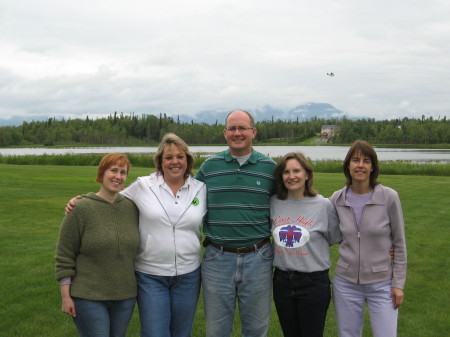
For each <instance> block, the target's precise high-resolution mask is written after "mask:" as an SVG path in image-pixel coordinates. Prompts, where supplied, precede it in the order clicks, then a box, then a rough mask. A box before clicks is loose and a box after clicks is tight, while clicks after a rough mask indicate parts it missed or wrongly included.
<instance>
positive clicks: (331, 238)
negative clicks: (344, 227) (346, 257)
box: [326, 199, 342, 246]
mask: <svg viewBox="0 0 450 337" xmlns="http://www.w3.org/2000/svg"><path fill="white" fill-rule="evenodd" d="M326 201H327V203H326V207H327V215H328V232H327V240H328V244H329V245H330V246H332V245H335V244H337V243H340V242H341V241H342V233H341V230H340V229H339V217H338V215H337V212H336V208H335V207H334V204H333V203H332V202H331V201H330V200H328V199H326Z"/></svg>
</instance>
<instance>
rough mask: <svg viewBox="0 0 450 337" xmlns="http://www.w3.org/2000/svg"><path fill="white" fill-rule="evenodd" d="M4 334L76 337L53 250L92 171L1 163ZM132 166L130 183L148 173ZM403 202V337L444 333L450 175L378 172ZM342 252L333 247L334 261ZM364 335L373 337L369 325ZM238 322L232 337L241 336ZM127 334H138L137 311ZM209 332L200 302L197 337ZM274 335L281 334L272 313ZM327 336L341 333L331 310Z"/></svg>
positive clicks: (324, 184) (328, 182)
mask: <svg viewBox="0 0 450 337" xmlns="http://www.w3.org/2000/svg"><path fill="white" fill-rule="evenodd" d="M0 169H1V172H2V175H1V179H0V191H1V194H0V233H1V235H0V257H1V258H0V301H1V305H0V336H1V337H3V336H4V337H15V336H17V337H28V336H29V337H38V336H45V337H52V336H55V337H61V336H76V331H75V327H74V325H73V323H72V321H71V318H70V317H68V316H67V315H64V314H62V313H61V311H60V295H59V286H58V284H57V282H56V281H55V279H54V250H55V244H56V239H57V235H58V230H59V225H60V223H61V220H62V218H63V216H64V206H65V204H66V203H67V201H68V200H69V199H70V198H71V197H72V196H75V195H78V194H81V193H85V192H87V191H97V190H98V184H97V183H96V182H95V174H96V169H97V168H96V167H94V166H52V165H45V166H38V165H5V164H0ZM149 171H150V169H148V168H141V167H134V168H132V170H131V173H130V177H129V178H128V182H132V181H133V180H134V179H135V177H137V176H140V175H146V174H148V173H149ZM343 181H344V177H343V175H342V174H340V173H317V174H316V179H315V187H316V188H317V189H318V191H319V192H320V193H321V194H323V195H324V196H330V195H331V193H332V192H333V191H335V190H337V189H339V188H341V187H342V183H343ZM380 181H381V182H382V183H383V184H385V185H387V186H390V187H392V188H394V189H396V190H397V191H398V192H399V194H400V198H401V200H402V205H403V211H404V215H405V223H406V235H407V245H408V277H407V282H406V288H405V303H404V305H403V306H402V308H401V310H400V319H399V334H398V336H399V337H411V336H420V337H428V336H429V337H435V336H445V335H447V333H448V330H449V328H450V325H449V323H448V317H449V313H450V312H449V309H448V308H449V306H448V302H449V300H450V293H449V292H448V290H447V287H448V284H449V267H450V266H449V256H450V249H449V245H448V244H449V242H450V226H449V224H450V223H449V220H448V219H449V218H450V208H449V205H450V194H449V191H450V177H449V176H440V177H439V176H423V175H421V176H417V175H381V177H380ZM336 258H337V247H332V261H333V263H334V262H335V261H336ZM366 325H367V326H366V328H365V331H364V334H363V336H365V337H368V336H371V333H370V329H369V328H368V322H366ZM239 331H240V323H239V320H238V319H236V320H235V333H234V334H233V337H237V336H240V333H239ZM128 332H129V334H128V336H139V317H138V314H137V311H135V313H134V315H133V318H132V322H131V324H130V327H129V330H128ZM204 335H205V316H204V312H203V305H202V303H201V301H200V302H199V306H198V309H197V317H196V322H195V325H194V331H193V334H192V336H193V337H200V336H204ZM269 336H270V337H272V336H274V337H277V336H282V334H281V330H280V328H279V324H278V319H277V316H276V312H275V308H274V307H273V308H272V317H271V326H270V332H269ZM325 336H337V333H336V323H335V320H334V312H333V307H332V306H331V307H330V311H329V314H328V318H327V325H326V332H325Z"/></svg>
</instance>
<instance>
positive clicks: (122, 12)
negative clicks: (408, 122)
mask: <svg viewBox="0 0 450 337" xmlns="http://www.w3.org/2000/svg"><path fill="white" fill-rule="evenodd" d="M330 72H333V73H334V74H335V76H334V77H331V76H327V73H330ZM308 102H316V103H329V104H331V105H333V106H334V107H335V108H337V109H339V110H342V111H344V112H345V113H347V114H348V115H350V116H366V117H375V118H377V119H385V118H387V119H390V118H393V117H406V116H408V117H420V116H422V115H425V116H433V117H436V118H437V117H438V116H439V115H440V116H441V117H443V116H445V115H446V116H447V118H448V117H450V1H448V0H439V1H437V0H427V1H423V0H395V1H392V0H389V1H388V0H377V1H372V0H336V1H333V0H314V1H312V0H251V1H250V0H191V1H186V0H164V1H161V0H158V1H153V0H142V1H138V0H127V1H123V0H122V1H117V0H108V1H106V0H101V1H99V0H77V1H73V0H72V1H67V0H0V118H1V119H9V118H11V117H12V116H37V115H41V116H54V117H55V116H56V117H59V116H65V117H69V116H70V117H82V118H84V117H85V116H86V115H89V117H101V116H106V115H109V114H110V113H114V111H118V112H124V113H130V112H134V113H137V114H148V113H153V114H159V113H160V112H163V113H167V114H168V115H176V114H195V113H197V112H199V111H203V110H233V109H237V108H243V109H248V110H249V111H252V109H256V108H260V107H262V106H264V105H266V104H269V105H271V106H273V107H277V108H281V109H285V110H288V109H292V108H294V107H295V106H297V105H301V104H305V103H308Z"/></svg>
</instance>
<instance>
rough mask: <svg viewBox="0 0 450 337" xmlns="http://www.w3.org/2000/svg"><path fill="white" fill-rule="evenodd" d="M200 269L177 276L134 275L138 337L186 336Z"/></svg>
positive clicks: (190, 325) (188, 331)
mask: <svg viewBox="0 0 450 337" xmlns="http://www.w3.org/2000/svg"><path fill="white" fill-rule="evenodd" d="M200 272H201V269H200V267H199V268H197V269H196V270H194V271H192V272H190V273H187V274H184V275H178V276H157V275H150V274H145V273H141V272H136V279H137V285H138V307H139V316H140V318H141V337H189V336H191V330H192V325H193V324H194V319H195V310H196V308H197V302H198V296H199V294H200V283H201V274H200Z"/></svg>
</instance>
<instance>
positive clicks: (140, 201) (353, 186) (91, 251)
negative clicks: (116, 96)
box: [56, 110, 406, 337]
mask: <svg viewBox="0 0 450 337" xmlns="http://www.w3.org/2000/svg"><path fill="white" fill-rule="evenodd" d="M225 122H226V124H225V129H224V131H223V132H224V137H225V139H226V141H227V143H228V149H227V150H225V151H223V152H221V153H218V154H216V155H214V156H212V157H211V158H209V159H208V160H206V161H205V162H204V163H203V164H202V165H201V167H200V168H199V171H198V173H197V175H196V176H195V178H194V177H193V175H192V168H193V163H194V158H193V156H192V154H191V153H190V151H189V149H188V146H187V145H186V143H185V142H184V141H183V140H182V139H181V138H179V137H178V136H176V135H174V134H167V135H165V136H164V137H163V139H162V141H161V144H160V146H159V148H158V150H157V152H156V154H155V156H154V162H155V167H156V172H155V173H152V174H151V175H150V176H145V177H140V178H138V179H137V180H136V181H135V182H133V183H132V184H131V185H130V186H128V187H127V188H125V189H123V187H124V184H125V181H126V177H127V174H128V170H129V167H130V164H129V162H128V160H127V159H126V156H124V155H119V154H110V155H107V156H105V157H104V158H103V160H102V162H101V163H100V165H99V173H98V176H97V181H98V182H100V183H101V187H100V191H99V192H98V193H96V194H94V193H88V194H86V195H84V196H83V197H82V198H81V200H76V199H78V197H77V198H73V199H72V200H71V201H70V202H69V204H68V205H67V208H66V211H67V213H68V214H67V215H66V217H65V218H64V220H63V223H62V225H61V230H60V236H59V239H58V243H57V250H56V278H57V280H58V281H59V282H60V285H61V296H62V303H63V304H62V311H63V312H65V313H67V314H69V315H71V316H73V317H74V322H75V325H76V327H77V330H78V333H79V335H80V336H93V335H95V336H125V333H126V329H127V326H128V322H129V320H130V318H131V315H132V312H133V308H134V304H135V301H136V300H135V299H136V297H137V303H138V308H139V316H140V321H141V336H155V337H185V336H190V335H191V329H192V326H193V322H194V319H195V310H196V307H197V301H198V297H199V292H200V287H202V292H203V302H204V309H205V316H206V335H207V336H208V337H221V336H224V337H225V336H226V337H229V336H230V335H231V334H232V331H233V321H234V317H235V310H236V303H237V305H238V307H239V316H240V320H241V326H242V336H244V337H249V336H258V337H259V336H261V337H263V336H267V334H268V327H269V321H270V312H271V302H272V288H273V298H274V302H275V306H276V310H277V314H278V317H279V320H280V325H281V328H282V331H283V335H284V336H287V337H288V336H322V335H323V331H324V326H325V318H326V313H327V310H328V306H329V303H330V299H331V282H330V279H329V274H328V270H329V268H330V256H329V246H331V245H333V244H340V247H339V260H338V262H337V265H336V271H335V278H334V282H333V298H334V303H335V308H336V317H337V322H338V331H339V336H340V337H345V336H349V337H350V336H361V332H362V327H363V319H364V303H365V302H367V305H368V308H369V313H370V318H371V326H372V331H373V333H374V336H375V337H381V336H383V337H386V336H388V337H389V336H396V330H397V313H398V307H399V306H400V305H401V304H402V301H403V292H402V289H403V286H404V283H405V274H406V245H405V233H404V223H403V216H402V209H401V205H400V201H399V197H398V195H397V193H396V192H395V191H394V190H392V189H390V188H388V187H385V186H383V185H381V184H379V183H378V182H377V177H378V160H377V155H376V152H375V150H374V149H373V147H372V146H371V145H370V144H369V143H367V142H364V141H356V142H355V143H354V144H353V145H352V146H351V147H350V149H349V151H348V154H347V156H346V158H345V160H344V165H343V166H344V173H345V176H346V178H347V183H346V186H345V187H344V188H343V189H342V190H340V191H337V192H335V193H334V194H333V196H332V197H331V198H330V199H326V198H324V197H323V196H321V195H319V194H317V192H316V191H315V190H314V187H313V181H314V173H313V169H312V166H311V164H310V163H309V162H308V161H307V159H306V158H305V157H304V155H303V154H301V153H288V154H287V155H285V156H284V157H283V158H282V160H281V161H280V162H279V164H278V165H277V164H276V163H275V162H274V161H273V160H272V159H271V158H269V157H268V156H266V155H263V154H261V153H259V152H257V151H256V150H254V149H253V147H252V142H253V139H254V138H255V136H256V132H257V130H256V128H255V124H254V120H253V117H252V116H251V114H249V113H248V112H246V111H243V110H237V111H233V112H231V113H230V114H229V115H228V116H227V118H226V121H225ZM75 204H76V206H75ZM202 229H203V233H204V236H205V238H204V241H203V246H204V247H205V249H204V252H203V258H201V251H202V250H201V240H202V234H201V230H202ZM271 237H272V240H271ZM391 248H393V249H394V254H393V256H391V255H392V253H390V249H391ZM274 268H275V269H274ZM124 283H127V284H124ZM100 322H101V323H100Z"/></svg>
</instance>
